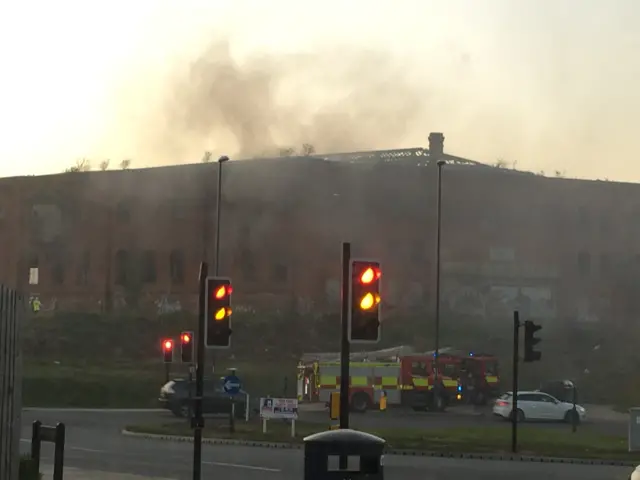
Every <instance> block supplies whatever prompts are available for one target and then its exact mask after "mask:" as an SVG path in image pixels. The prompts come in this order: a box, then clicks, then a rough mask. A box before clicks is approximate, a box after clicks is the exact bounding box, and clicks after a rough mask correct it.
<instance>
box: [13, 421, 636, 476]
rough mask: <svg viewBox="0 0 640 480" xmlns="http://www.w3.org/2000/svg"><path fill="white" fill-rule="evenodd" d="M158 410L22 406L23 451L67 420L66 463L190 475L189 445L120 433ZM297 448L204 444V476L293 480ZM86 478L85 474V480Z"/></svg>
mask: <svg viewBox="0 0 640 480" xmlns="http://www.w3.org/2000/svg"><path fill="white" fill-rule="evenodd" d="M163 417H164V418H169V416H168V415H167V414H164V413H158V412H146V413H142V412H124V413H123V412H79V411H26V412H25V413H24V415H23V433H22V438H23V443H22V447H23V449H24V451H25V452H26V451H28V448H29V439H30V436H31V427H30V425H31V422H33V421H34V420H36V419H38V420H41V421H42V422H43V423H45V424H49V425H54V424H55V423H56V422H59V421H60V422H64V423H65V424H66V425H67V444H66V452H65V453H66V455H65V457H66V458H65V465H67V466H69V467H74V468H80V469H86V470H99V471H105V472H121V473H132V474H138V475H146V476H155V477H162V478H168V479H175V480H182V479H185V480H190V479H191V459H192V454H193V453H192V452H193V446H192V444H189V443H177V442H164V441H150V440H143V439H136V438H131V437H123V436H122V435H120V430H121V428H122V427H123V426H124V425H127V424H132V423H147V422H154V421H157V420H158V419H161V418H163ZM52 459H53V446H52V445H49V444H43V460H42V462H43V464H47V463H51V462H52ZM302 467H303V457H302V452H301V451H299V450H280V449H265V448H253V447H237V446H219V445H204V446H203V476H202V478H203V479H206V478H221V477H222V476H224V478H225V480H236V479H237V480H241V479H243V480H244V479H246V480H251V479H256V480H258V479H259V480H269V479H274V480H276V479H277V480H293V479H301V478H302ZM630 470H631V469H629V468H621V467H600V466H586V465H565V464H532V463H519V462H499V461H481V460H450V459H436V458H428V457H398V456H387V457H385V477H386V478H387V479H391V480H401V479H402V480H414V479H415V480H445V479H456V480H459V479H464V478H474V479H478V480H484V479H487V480H489V479H491V480H502V479H504V480H507V479H509V480H512V479H513V478H516V477H517V478H519V480H533V479H539V478H541V477H543V476H544V477H545V480H554V479H563V480H570V479H580V480H592V479H593V480H596V479H597V480H605V479H615V480H623V479H627V478H628V476H629V473H630ZM87 480H91V479H87Z"/></svg>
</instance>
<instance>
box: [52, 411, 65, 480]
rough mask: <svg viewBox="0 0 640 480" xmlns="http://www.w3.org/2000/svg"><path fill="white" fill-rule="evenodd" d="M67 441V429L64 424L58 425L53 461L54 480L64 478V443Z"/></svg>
mask: <svg viewBox="0 0 640 480" xmlns="http://www.w3.org/2000/svg"><path fill="white" fill-rule="evenodd" d="M65 441H66V429H65V426H64V423H59V424H58V425H56V439H55V450H54V460H53V480H63V478H64V443H65Z"/></svg>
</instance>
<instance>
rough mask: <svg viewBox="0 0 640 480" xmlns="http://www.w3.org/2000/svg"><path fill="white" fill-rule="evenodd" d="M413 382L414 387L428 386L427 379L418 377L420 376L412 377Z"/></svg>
mask: <svg viewBox="0 0 640 480" xmlns="http://www.w3.org/2000/svg"><path fill="white" fill-rule="evenodd" d="M413 384H414V385H415V386H416V387H428V386H429V379H427V378H420V377H413Z"/></svg>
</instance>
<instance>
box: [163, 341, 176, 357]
mask: <svg viewBox="0 0 640 480" xmlns="http://www.w3.org/2000/svg"><path fill="white" fill-rule="evenodd" d="M173 346H174V345H173V338H165V339H164V340H162V357H163V358H164V363H172V362H173Z"/></svg>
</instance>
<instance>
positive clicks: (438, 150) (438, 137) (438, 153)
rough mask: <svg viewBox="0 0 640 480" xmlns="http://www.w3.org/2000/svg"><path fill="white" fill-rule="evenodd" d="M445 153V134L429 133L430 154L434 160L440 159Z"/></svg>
mask: <svg viewBox="0 0 640 480" xmlns="http://www.w3.org/2000/svg"><path fill="white" fill-rule="evenodd" d="M443 155H444V135H443V134H442V133H439V132H431V133H430V134H429V156H430V157H431V158H432V159H434V160H440V159H441V158H442V156H443Z"/></svg>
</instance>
